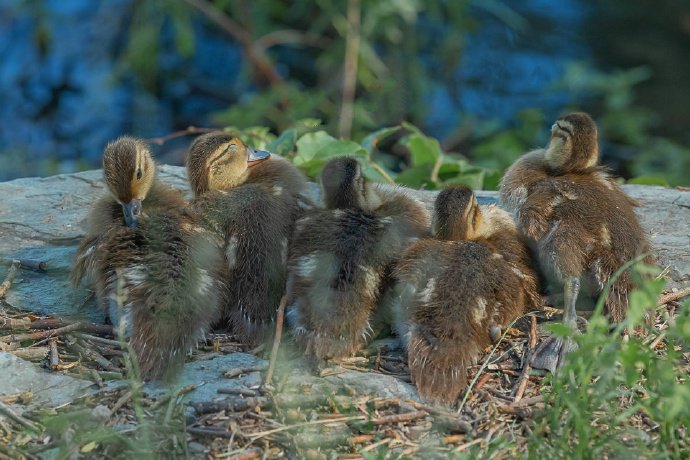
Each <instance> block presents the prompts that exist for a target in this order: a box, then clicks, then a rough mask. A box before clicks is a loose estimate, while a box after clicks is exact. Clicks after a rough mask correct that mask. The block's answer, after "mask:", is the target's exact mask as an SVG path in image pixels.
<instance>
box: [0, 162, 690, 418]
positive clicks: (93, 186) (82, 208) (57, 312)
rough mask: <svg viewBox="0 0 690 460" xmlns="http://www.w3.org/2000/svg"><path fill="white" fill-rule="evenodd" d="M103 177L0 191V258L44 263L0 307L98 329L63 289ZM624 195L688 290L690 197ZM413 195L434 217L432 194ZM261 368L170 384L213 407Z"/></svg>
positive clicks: (72, 393) (13, 367)
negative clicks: (189, 388) (222, 392)
mask: <svg viewBox="0 0 690 460" xmlns="http://www.w3.org/2000/svg"><path fill="white" fill-rule="evenodd" d="M101 176H102V172H101V171H100V170H96V171H87V172H82V173H77V174H65V175H58V176H52V177H45V178H23V179H17V180H14V181H10V182H4V183H0V196H2V197H3V200H2V201H1V202H0V203H1V204H0V258H27V259H37V260H42V261H46V262H47V264H48V269H47V271H46V272H35V271H31V270H24V269H22V270H20V271H19V273H18V275H17V277H16V278H15V281H14V283H13V284H12V288H11V289H10V291H9V292H8V295H7V298H6V302H7V303H8V304H9V305H10V306H11V307H13V308H16V309H21V310H27V311H33V312H37V313H39V314H46V315H54V316H59V317H64V318H72V319H75V318H76V319H82V320H88V321H93V322H102V320H103V315H102V313H101V311H99V310H98V309H97V308H96V307H95V304H94V302H93V301H90V302H88V303H86V304H85V302H84V300H85V299H86V298H87V297H88V293H87V291H86V290H85V289H83V288H79V289H73V288H72V287H71V286H70V285H69V283H68V281H67V279H68V274H69V270H70V266H71V264H72V259H73V257H74V253H75V251H76V247H77V245H78V243H79V240H80V239H81V238H82V237H83V235H84V230H85V227H86V225H85V224H86V216H87V213H88V211H89V207H90V206H91V204H92V203H93V202H94V201H95V200H96V198H97V197H99V196H100V195H102V194H103V193H105V188H104V185H103V183H102V181H101ZM159 178H160V179H161V180H162V181H165V182H167V183H170V184H171V185H173V186H174V187H177V188H178V189H180V190H182V191H184V192H185V194H186V196H188V197H189V196H190V192H189V187H188V185H187V182H186V172H185V170H184V168H181V167H175V166H167V165H163V166H160V167H159ZM624 190H625V191H626V193H628V194H629V195H630V196H631V197H633V198H634V199H636V200H638V201H639V203H640V207H639V208H638V210H637V211H638V214H639V216H640V220H641V222H642V225H643V226H644V228H645V229H646V230H647V231H648V232H649V235H650V237H651V241H652V243H653V245H654V250H655V253H656V254H657V256H658V259H659V262H660V264H661V265H662V266H663V267H668V272H669V275H668V276H669V287H685V286H690V192H688V191H681V190H676V189H667V188H662V187H646V186H635V185H626V186H624ZM412 193H413V194H414V196H416V197H418V198H419V199H420V200H422V201H423V202H424V203H425V204H426V205H427V206H428V207H429V208H431V206H432V203H433V200H434V199H435V196H436V192H427V191H414V192H412ZM310 194H311V195H313V197H314V198H318V187H317V186H316V185H315V184H311V185H310ZM477 196H478V199H479V202H480V204H489V203H495V202H496V201H497V193H496V192H484V191H480V192H478V193H477ZM6 270H7V267H6V266H5V265H3V266H0V280H2V279H3V278H4V276H5V273H6ZM262 364H265V362H264V361H262V360H260V359H259V358H256V357H254V356H252V355H246V354H241V353H236V354H232V355H224V356H223V355H217V356H213V357H212V358H211V359H205V360H201V361H194V362H191V363H188V364H187V365H186V366H185V369H184V371H183V373H182V374H181V376H180V379H179V381H178V382H177V385H186V384H188V383H194V384H197V385H198V388H197V389H196V390H195V391H193V392H192V393H190V394H188V395H187V396H186V399H187V400H188V401H189V402H195V401H212V400H214V399H216V398H218V397H219V395H218V393H217V390H218V388H220V387H222V386H225V387H230V386H233V385H236V386H242V387H248V386H254V385H257V384H258V383H259V374H258V373H250V374H249V375H246V376H244V377H240V378H238V379H225V378H223V377H222V374H223V373H224V372H225V371H228V370H230V369H233V368H236V367H247V366H254V365H262ZM2 366H5V367H2ZM7 372H10V373H7ZM0 375H2V378H0V394H10V393H17V392H21V391H27V390H32V391H35V392H36V394H37V396H36V397H37V398H38V399H37V401H44V402H45V403H46V404H54V405H57V404H60V403H61V402H69V401H70V400H71V398H74V397H76V396H80V395H82V394H85V393H86V392H87V391H88V389H87V388H88V387H89V386H90V385H91V382H85V381H80V380H77V379H73V378H71V377H67V376H61V375H59V374H54V373H49V372H46V371H44V370H42V369H40V368H38V366H36V365H33V364H31V363H28V362H23V361H21V360H18V359H17V358H15V357H14V356H12V355H8V354H7V353H0ZM8 375H10V376H11V377H10V378H9V379H8V378H7V376H8ZM287 382H288V383H294V384H297V383H305V382H306V383H307V384H309V385H320V386H321V387H322V390H323V391H324V392H327V393H328V392H335V391H338V389H339V388H342V387H344V386H347V387H351V388H354V391H356V392H358V393H360V394H371V395H374V396H379V397H391V396H397V397H403V398H415V397H416V393H415V391H414V388H413V387H412V386H411V385H409V384H407V383H405V382H402V381H400V380H398V379H396V378H395V377H392V376H387V375H382V374H374V373H362V372H357V371H346V370H343V372H341V373H337V374H334V375H330V376H328V377H325V378H318V377H314V376H313V375H312V374H311V373H310V372H305V371H304V368H303V367H301V365H297V366H296V368H295V369H293V370H292V371H291V372H290V374H289V376H288V378H287ZM147 391H151V392H152V393H155V392H156V391H166V389H165V388H163V387H159V386H156V385H149V386H147ZM221 397H222V396H221Z"/></svg>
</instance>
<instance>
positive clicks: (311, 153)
mask: <svg viewBox="0 0 690 460" xmlns="http://www.w3.org/2000/svg"><path fill="white" fill-rule="evenodd" d="M347 155H366V151H365V150H364V149H363V148H362V147H361V146H360V145H359V144H358V143H356V142H353V141H343V140H338V139H336V138H334V137H333V136H331V135H330V134H328V133H327V132H325V131H316V132H315V133H307V134H305V135H304V136H302V137H300V138H299V140H298V141H297V155H296V156H295V159H294V163H295V164H296V165H298V166H299V165H302V164H305V163H307V162H310V161H313V160H320V161H325V160H329V159H331V158H335V157H340V156H347Z"/></svg>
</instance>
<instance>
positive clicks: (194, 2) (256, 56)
mask: <svg viewBox="0 0 690 460" xmlns="http://www.w3.org/2000/svg"><path fill="white" fill-rule="evenodd" d="M185 2H187V3H188V4H189V5H191V6H192V7H194V8H196V9H197V10H198V11H199V12H201V13H202V14H203V15H204V16H206V18H208V20H210V21H211V22H213V23H214V24H215V25H217V26H218V27H220V29H221V30H222V31H223V32H225V33H227V34H228V35H230V36H231V37H232V38H234V39H235V40H237V41H238V42H239V43H240V44H241V45H242V49H243V50H244V53H245V54H246V55H247V59H248V60H249V62H251V63H252V65H253V66H254V68H256V69H257V70H258V71H259V72H260V73H261V74H262V75H263V76H264V78H266V80H268V82H269V83H270V84H271V85H278V84H281V83H283V78H282V77H281V76H280V74H279V73H278V71H277V70H276V68H275V67H274V66H273V64H272V63H271V61H270V59H269V58H268V56H267V55H266V50H265V48H262V47H259V46H257V45H256V42H254V40H253V38H252V36H251V34H250V33H249V32H248V31H247V29H245V28H244V27H242V25H241V24H240V23H238V22H236V21H235V20H233V19H232V18H231V17H230V16H228V15H227V14H225V13H224V12H223V11H222V10H220V9H219V8H217V7H216V6H215V5H213V3H211V2H209V1H208V0H185Z"/></svg>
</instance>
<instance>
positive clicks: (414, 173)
mask: <svg viewBox="0 0 690 460" xmlns="http://www.w3.org/2000/svg"><path fill="white" fill-rule="evenodd" d="M433 167H434V165H433V164H429V163H427V164H423V165H420V166H413V167H411V168H408V169H406V170H405V171H403V172H401V173H400V174H398V177H397V178H396V180H395V181H396V182H397V183H398V184H400V185H404V186H406V187H412V188H427V189H434V188H436V184H434V183H433V182H431V178H430V177H431V170H432V169H433Z"/></svg>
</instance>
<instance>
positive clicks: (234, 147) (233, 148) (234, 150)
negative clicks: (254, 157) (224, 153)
mask: <svg viewBox="0 0 690 460" xmlns="http://www.w3.org/2000/svg"><path fill="white" fill-rule="evenodd" d="M228 150H229V151H231V152H232V153H236V152H237V144H230V145H229V146H228Z"/></svg>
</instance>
